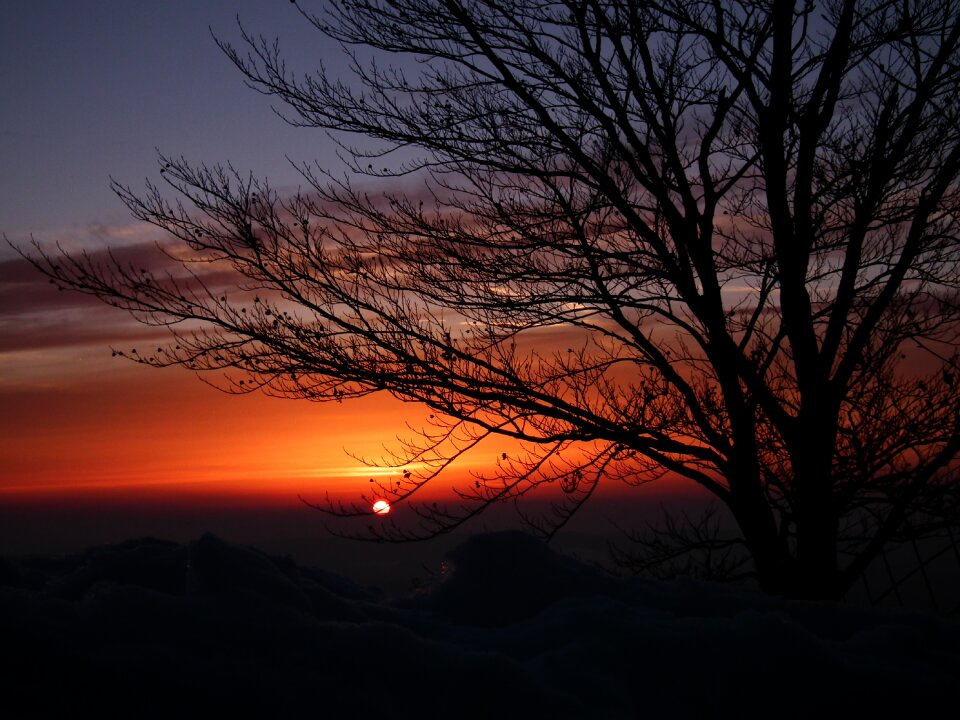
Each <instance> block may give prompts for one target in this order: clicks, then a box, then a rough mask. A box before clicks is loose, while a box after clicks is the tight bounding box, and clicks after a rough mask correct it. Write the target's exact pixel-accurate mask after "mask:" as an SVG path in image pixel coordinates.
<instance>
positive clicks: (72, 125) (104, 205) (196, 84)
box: [0, 0, 342, 258]
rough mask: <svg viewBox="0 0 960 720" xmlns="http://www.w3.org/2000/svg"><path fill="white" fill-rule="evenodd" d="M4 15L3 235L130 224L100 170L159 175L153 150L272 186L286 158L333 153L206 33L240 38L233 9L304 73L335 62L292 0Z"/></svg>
mask: <svg viewBox="0 0 960 720" xmlns="http://www.w3.org/2000/svg"><path fill="white" fill-rule="evenodd" d="M0 12H2V15H0V93H2V97H3V98H4V102H3V108H4V109H3V112H2V113H0V164H2V166H3V168H4V172H3V173H2V175H0V231H2V232H4V233H6V234H7V235H8V236H9V237H11V239H14V240H17V239H20V238H22V237H24V236H26V235H29V234H30V233H35V234H37V235H39V236H42V235H45V234H47V233H53V232H58V231H61V230H63V229H64V228H76V229H87V228H88V227H90V226H91V225H95V224H99V223H102V224H106V225H117V224H124V223H127V222H129V218H128V215H127V213H126V210H125V208H124V207H123V205H122V204H121V203H120V202H119V200H117V199H116V198H115V197H114V195H113V194H112V193H111V192H110V189H109V187H108V185H109V178H110V177H111V176H112V177H114V178H116V179H117V180H119V181H121V182H124V183H129V184H131V185H133V186H134V187H137V186H139V185H141V184H142V181H143V179H144V178H145V177H147V176H151V177H156V162H155V160H156V148H159V149H161V150H162V151H164V152H166V153H170V154H173V155H180V154H182V155H184V156H185V157H187V158H189V159H190V160H192V161H204V162H224V161H228V160H229V161H231V162H233V163H234V164H235V165H236V166H237V167H238V168H240V169H242V170H252V171H253V172H255V173H256V174H257V175H260V176H267V177H269V178H270V179H271V180H272V181H273V182H274V183H275V184H276V185H284V184H296V183H297V180H298V178H297V175H296V173H295V172H294V171H293V170H292V168H291V167H290V166H289V164H288V162H287V161H286V159H285V156H286V155H289V156H290V157H293V158H297V159H317V160H321V161H323V162H324V163H330V162H335V158H334V157H333V155H332V154H331V153H330V143H329V141H328V140H327V138H326V137H325V136H324V135H323V134H321V133H319V132H310V131H307V130H303V129H299V130H298V129H295V128H292V127H289V126H287V125H285V124H284V123H283V122H281V121H279V120H278V119H277V117H276V116H275V115H274V114H273V112H272V111H271V108H270V101H269V99H268V98H265V97H263V96H261V95H258V94H257V93H255V92H253V91H252V90H250V89H249V88H247V87H246V86H245V85H244V83H243V80H242V77H241V76H240V74H239V73H238V72H237V71H236V69H235V68H234V67H233V66H232V65H231V64H230V63H229V61H228V60H227V59H226V58H225V57H224V55H223V54H222V53H221V51H220V49H219V48H218V47H217V46H216V44H215V43H214V41H213V38H212V37H211V35H210V29H211V28H212V30H213V31H214V32H215V33H217V35H218V36H219V37H221V38H226V39H228V40H235V39H236V38H237V37H238V35H239V33H238V30H237V25H236V17H237V16H239V17H240V19H241V21H242V22H243V23H244V25H245V26H246V27H248V28H249V29H251V30H254V31H257V32H262V33H263V34H264V35H267V36H270V37H273V36H277V37H279V38H280V39H281V42H282V43H283V45H284V46H287V47H289V48H291V51H290V54H291V56H292V57H293V58H294V59H295V60H296V61H302V62H303V65H302V68H301V69H303V70H308V69H312V68H314V67H316V65H317V64H318V61H319V60H321V59H323V61H324V62H326V63H331V62H332V63H333V64H334V67H337V66H339V65H341V64H342V61H341V60H340V52H339V48H337V47H336V46H331V45H330V44H327V45H326V46H325V45H324V42H323V38H322V37H320V36H319V34H318V33H317V32H316V31H315V30H313V28H311V27H309V26H308V25H307V23H306V22H305V21H304V19H303V18H302V17H301V16H300V14H299V13H298V12H297V9H296V6H294V5H292V4H290V3H288V2H283V1H281V0H202V1H201V2H198V1H197V0H164V2H151V3H131V2H128V1H125V0H85V1H84V2H62V0H31V2H21V3H7V4H5V6H4V8H3V10H2V11H0ZM4 245H5V244H4ZM9 253H10V250H9V248H7V247H5V246H4V247H3V248H0V258H4V257H9Z"/></svg>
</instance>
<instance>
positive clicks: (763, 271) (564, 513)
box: [34, 0, 960, 598]
mask: <svg viewBox="0 0 960 720" xmlns="http://www.w3.org/2000/svg"><path fill="white" fill-rule="evenodd" d="M297 7H298V9H299V7H300V6H299V5H298V6H297ZM300 12H301V13H302V14H303V17H304V18H305V19H306V20H307V21H309V22H310V23H312V24H313V25H314V26H315V27H316V29H317V30H318V31H319V32H320V33H321V34H322V35H323V36H325V37H326V38H327V39H329V40H334V41H337V42H339V43H342V45H343V47H344V48H345V50H346V52H347V53H348V54H350V56H351V59H352V70H353V76H352V78H351V79H350V80H349V81H341V80H338V79H335V78H332V77H331V76H330V75H329V74H326V73H325V72H324V71H323V70H321V71H318V72H315V73H308V74H299V73H297V72H295V71H293V70H291V69H289V68H288V66H287V65H286V61H285V56H284V55H283V54H282V53H281V51H280V49H279V45H278V44H277V43H276V42H272V41H269V40H267V39H264V38H262V37H259V36H256V35H253V34H250V33H248V32H246V31H245V30H244V29H243V28H242V27H241V30H240V32H241V34H242V40H243V42H242V44H240V45H237V46H235V45H232V44H230V43H227V42H224V41H219V40H218V42H219V43H220V45H221V47H222V49H223V51H224V52H225V53H226V54H227V56H228V57H229V58H230V59H231V60H232V61H233V63H234V64H235V65H236V66H237V68H239V70H240V71H241V72H242V73H243V75H244V76H245V78H246V80H247V81H248V83H249V84H250V85H251V86H252V87H253V88H255V89H256V90H258V91H260V92H262V93H264V94H266V95H269V96H271V97H273V98H276V99H277V100H279V101H280V103H281V108H282V110H281V111H280V112H281V113H282V114H283V117H284V118H285V119H286V120H287V121H288V122H291V123H293V124H295V125H302V126H305V127H310V128H323V129H326V130H328V131H329V132H330V133H331V134H332V136H333V137H334V138H335V139H336V140H337V141H338V142H339V143H340V147H341V149H342V150H343V155H344V157H345V158H346V159H347V162H348V164H349V166H350V170H351V173H350V174H349V175H345V176H343V177H339V176H334V175H332V174H328V173H326V172H325V171H324V170H323V169H322V168H317V167H315V166H313V165H309V164H304V165H302V166H300V169H301V171H302V173H303V177H304V178H305V181H306V182H307V183H308V187H307V189H306V190H304V191H301V192H299V193H297V194H294V195H292V196H286V195H281V194H279V193H278V192H277V191H276V190H274V189H273V188H271V187H270V186H269V184H268V183H266V182H263V181H260V180H257V179H255V178H254V177H252V176H247V175H244V174H242V173H239V172H237V171H235V170H233V169H232V168H230V167H218V166H196V165H192V164H190V163H189V162H187V161H186V160H184V159H177V158H169V157H163V158H161V163H162V169H161V170H160V172H161V173H162V178H163V183H160V184H159V185H150V186H148V188H147V190H146V191H137V192H135V191H134V190H131V189H130V188H129V187H127V186H123V185H116V184H115V186H114V188H115V190H116V192H117V193H118V194H119V195H120V197H121V198H122V199H123V200H124V201H125V202H126V204H127V205H128V207H129V208H130V210H131V211H132V213H133V214H134V215H135V216H136V217H137V218H139V219H141V220H144V221H147V222H149V223H153V224H155V225H157V226H159V227H160V228H163V229H164V230H166V231H167V232H169V233H170V234H171V235H172V236H173V237H175V238H176V239H177V240H178V241H179V245H178V250H177V251H176V252H177V254H176V258H177V260H182V261H183V262H184V266H185V267H186V268H188V269H190V271H189V272H188V273H183V272H181V273H179V274H174V273H167V274H162V275H161V274H155V273H152V272H149V271H144V272H141V271H140V270H139V269H138V268H137V267H135V266H133V265H129V264H127V263H125V262H123V261H122V260H120V259H119V258H115V259H113V260H110V259H104V258H102V257H97V256H93V255H87V256H67V255H64V254H63V253H53V254H50V253H44V252H42V251H40V253H39V254H35V255H34V262H35V263H36V264H37V265H38V266H39V267H41V269H43V270H44V271H45V272H46V273H48V274H49V275H50V276H51V278H52V279H53V280H54V281H55V282H57V283H58V284H60V285H61V286H63V287H69V288H73V289H77V290H80V291H83V292H88V293H92V294H94V295H97V296H98V297H100V298H102V299H104V300H105V301H107V302H109V303H111V304H114V305H117V306H118V307H121V308H123V309H125V310H128V311H130V312H132V313H133V314H134V315H135V316H136V317H137V318H138V319H140V320H141V321H143V322H146V323H161V324H172V325H175V326H176V324H177V323H183V325H182V326H181V329H180V330H177V331H176V332H175V339H174V341H173V342H172V343H171V345H169V346H167V347H165V348H163V349H161V350H159V351H158V352H157V353H156V354H153V355H151V356H149V357H148V356H145V355H144V354H140V355H138V356H137V357H136V358H135V359H137V360H138V361H139V362H143V363H147V364H151V365H157V366H164V365H184V366H186V367H189V368H193V369H197V370H214V371H227V372H226V374H225V377H226V378H227V380H226V382H227V383H228V389H232V390H234V391H244V392H246V391H252V390H263V391H266V392H269V393H273V394H277V395H281V396H287V397H293V398H307V399H311V400H346V399H349V398H353V397H357V396H360V395H365V394H367V393H371V392H379V391H384V392H387V393H390V394H392V395H394V396H396V397H398V398H401V399H403V400H409V401H416V402H419V403H423V404H425V405H427V406H429V408H430V409H431V412H432V413H433V415H431V423H430V424H429V425H428V426H427V427H425V428H424V429H422V431H421V432H420V434H419V435H418V436H417V438H416V439H415V440H412V441H410V442H409V444H407V445H404V446H403V447H402V448H400V449H399V450H398V453H397V457H396V458H395V460H396V464H397V466H398V467H402V466H403V465H404V463H413V462H418V463H421V465H419V466H418V467H422V468H426V469H424V470H417V471H416V472H410V471H408V472H406V473H404V475H403V476H402V480H400V481H399V482H398V483H397V484H396V485H395V486H391V487H389V488H386V489H388V490H389V492H390V498H391V500H393V501H399V500H407V499H411V500H416V498H412V496H414V494H415V493H416V492H417V490H418V489H420V488H422V487H423V486H424V485H425V484H426V483H428V482H430V481H431V479H433V478H434V477H435V476H436V475H437V473H439V472H441V471H442V470H443V469H444V467H446V466H447V464H448V463H449V462H450V461H451V460H452V459H453V458H455V457H457V456H459V455H460V454H461V453H463V452H465V451H466V450H468V449H469V448H471V447H473V446H475V445H476V444H477V443H478V442H480V440H482V439H483V438H484V437H487V436H490V435H493V436H505V437H508V438H513V439H516V440H518V441H521V443H522V447H523V448H524V452H523V453H522V454H521V455H519V456H517V457H514V456H513V454H511V455H510V456H507V455H506V454H505V455H504V457H503V459H502V462H501V463H500V464H499V467H498V468H497V472H496V473H495V474H494V475H490V476H489V477H478V478H477V480H476V482H475V483H474V484H473V486H472V487H469V488H465V489H462V490H461V501H460V502H459V503H457V504H454V505H451V506H442V505H441V506H434V505H431V504H424V505H419V504H418V505H416V508H417V511H418V512H419V513H420V516H421V519H422V521H423V525H422V526H421V527H420V528H418V529H417V530H416V531H411V530H409V529H406V530H400V529H395V530H394V531H391V530H389V529H385V530H384V532H387V533H388V535H389V536H390V537H395V538H396V537H398V535H390V533H391V532H395V533H399V537H401V538H402V537H411V536H412V535H411V534H410V533H414V532H416V533H419V532H423V533H427V534H429V533H437V532H443V531H445V530H448V529H450V528H452V527H455V526H457V525H458V524H460V523H461V522H463V521H464V520H465V519H466V518H468V517H470V516H472V515H474V514H476V513H477V512H479V511H480V510H481V509H482V508H483V507H485V506H487V505H489V504H490V503H492V502H496V501H499V500H503V499H506V498H514V497H518V496H522V495H524V494H526V493H528V492H530V491H532V490H534V489H536V488H538V487H541V486H544V485H550V486H554V487H559V488H560V489H561V490H562V491H563V492H562V493H560V495H561V496H562V499H561V501H560V502H558V503H557V504H556V505H555V511H556V515H555V516H551V517H550V518H546V519H543V520H542V525H541V529H542V530H543V531H544V532H545V533H547V534H550V533H552V532H554V531H555V530H556V529H557V528H559V527H561V526H562V525H563V524H564V523H565V522H566V521H567V520H568V519H569V518H570V517H571V516H572V515H573V513H575V512H576V510H577V509H578V508H579V507H581V506H582V504H583V503H584V502H585V501H586V500H587V499H588V498H589V497H590V496H591V494H592V493H593V492H594V490H595V488H596V487H597V486H598V483H601V482H603V483H607V482H613V481H624V482H626V483H632V484H639V483H643V482H647V481H650V480H653V479H656V478H658V477H661V476H664V475H665V474H670V475H673V476H678V477H682V478H685V479H687V480H689V481H692V482H694V483H698V484H699V485H701V486H702V487H703V488H705V489H706V490H708V491H709V492H710V493H712V494H713V495H714V496H715V497H716V498H717V499H718V501H719V502H720V503H722V504H723V505H724V506H726V507H727V508H728V509H729V511H730V512H731V514H732V516H733V518H734V519H735V521H736V525H737V527H738V534H737V536H736V537H733V538H716V537H714V538H713V539H711V537H709V536H707V535H705V534H704V533H702V532H699V530H698V529H697V528H696V527H695V528H694V530H695V532H693V533H692V535H691V539H690V542H689V547H687V548H685V547H683V541H682V536H683V533H680V532H673V531H676V530H677V529H678V526H677V525H676V524H674V525H673V526H671V527H672V531H671V533H669V536H670V537H672V536H673V535H676V536H677V537H678V538H681V539H680V540H679V544H680V547H679V549H678V550H677V552H682V551H684V550H685V549H690V548H697V547H699V548H710V547H716V548H728V547H730V546H731V545H732V544H738V543H739V544H740V545H742V546H743V547H745V548H746V549H747V550H748V551H749V554H750V558H751V561H752V566H753V572H755V574H756V577H757V578H758V580H759V582H760V584H761V585H762V587H764V588H765V589H766V590H768V591H770V592H775V593H781V594H787V595H792V596H807V597H827V598H835V597H839V596H841V595H842V594H843V592H844V591H845V590H846V589H847V588H849V587H850V585H851V584H852V583H853V582H854V581H855V580H856V579H857V578H858V576H859V575H860V574H861V573H862V572H863V570H864V568H865V567H866V566H867V565H868V564H869V563H870V561H871V560H872V559H873V558H874V557H875V556H876V554H877V553H878V551H879V550H880V549H881V547H882V546H883V544H884V543H885V542H887V541H889V540H890V539H891V538H894V537H895V536H896V535H897V533H899V532H902V531H903V529H904V527H905V521H907V520H911V519H912V521H911V525H910V527H911V528H913V530H914V531H917V528H919V527H921V524H920V521H919V520H918V519H917V518H919V517H923V518H925V519H926V520H927V521H929V522H928V525H926V526H924V528H925V529H926V530H932V529H933V528H934V527H935V526H936V524H937V520H938V519H941V520H942V519H946V520H949V519H950V518H951V516H952V515H953V514H954V513H955V512H956V510H955V499H956V496H957V480H956V477H957V476H956V472H955V465H954V458H955V456H956V454H957V452H958V450H960V421H958V409H960V386H958V383H957V382H956V381H955V378H956V377H957V372H958V368H957V355H956V346H957V343H958V340H960V335H958V323H957V321H958V305H957V289H958V281H960V270H958V268H960V265H958V259H960V253H958V239H960V234H958V213H960V202H958V199H960V198H958V191H960V187H958V171H960V105H958V97H960V51H958V48H960V6H958V5H957V3H955V2H954V1H953V0H903V1H902V2H892V1H889V0H883V1H881V0H832V1H825V2H815V1H813V0H811V1H810V2H805V3H797V2H789V1H786V2H784V1H780V0H773V1H772V2H766V1H765V2H756V1H750V0H742V1H734V0H711V1H709V2H707V1H702V2H701V1H699V0H658V1H657V2H645V1H644V0H606V1H605V2H597V1H589V0H588V1H579V0H577V1H574V0H570V1H568V2H559V1H558V2H540V1H537V0H392V1H390V2H386V1H385V0H350V1H349V2H342V3H334V2H327V3H323V8H322V10H320V11H319V14H313V13H312V12H310V11H307V10H305V9H300ZM414 60H415V62H414ZM363 176H368V177H370V178H375V179H383V180H377V181H376V182H379V183H382V185H383V188H385V189H383V190H382V191H377V192H374V191H373V190H371V189H370V188H371V187H373V185H371V183H372V182H373V181H372V180H371V181H370V182H368V183H366V184H365V185H362V186H358V185H357V178H358V177H363ZM364 188H366V189H364ZM171 190H172V191H173V195H174V196H175V197H176V198H177V199H176V200H170V199H168V196H169V195H170V194H171ZM186 249H189V251H190V253H189V254H188V253H186V252H185V250H186ZM193 262H201V263H212V264H213V267H215V268H219V267H224V266H228V267H229V268H231V269H232V271H233V272H235V273H237V274H238V277H239V278H241V280H242V283H240V284H239V285H238V289H237V291H236V292H235V293H231V294H230V295H229V296H227V295H220V294H219V293H218V292H216V291H215V290H212V289H208V285H207V284H206V283H205V281H204V275H203V274H202V273H201V272H200V270H198V268H199V269H202V270H207V269H208V268H207V266H206V265H200V266H196V265H191V263H193ZM121 354H122V353H121ZM127 354H129V353H127ZM326 509H328V510H330V511H332V512H339V513H343V514H369V513H370V509H369V506H368V505H357V506H354V507H349V506H343V505H336V506H333V505H331V506H328V507H327V508H326ZM709 524H710V523H706V524H705V525H702V526H699V529H703V528H704V527H706V526H707V525H709ZM385 527H386V528H389V526H385ZM664 538H667V539H669V538H668V537H667V536H661V538H660V541H658V548H657V549H658V550H659V551H663V548H662V547H659V546H661V545H662V544H663V543H664V542H666V540H665V539H664ZM673 552H674V550H671V551H669V552H665V554H666V555H670V554H671V553H673Z"/></svg>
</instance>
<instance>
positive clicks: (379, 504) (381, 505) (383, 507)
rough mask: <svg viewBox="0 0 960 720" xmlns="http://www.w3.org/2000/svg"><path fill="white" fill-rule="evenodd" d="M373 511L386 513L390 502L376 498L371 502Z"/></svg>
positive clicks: (378, 513) (380, 513)
mask: <svg viewBox="0 0 960 720" xmlns="http://www.w3.org/2000/svg"><path fill="white" fill-rule="evenodd" d="M373 511H374V512H375V513H376V514H377V515H386V514H387V513H388V512H390V503H388V502H387V501H386V500H377V501H376V502H375V503H374V504H373Z"/></svg>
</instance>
